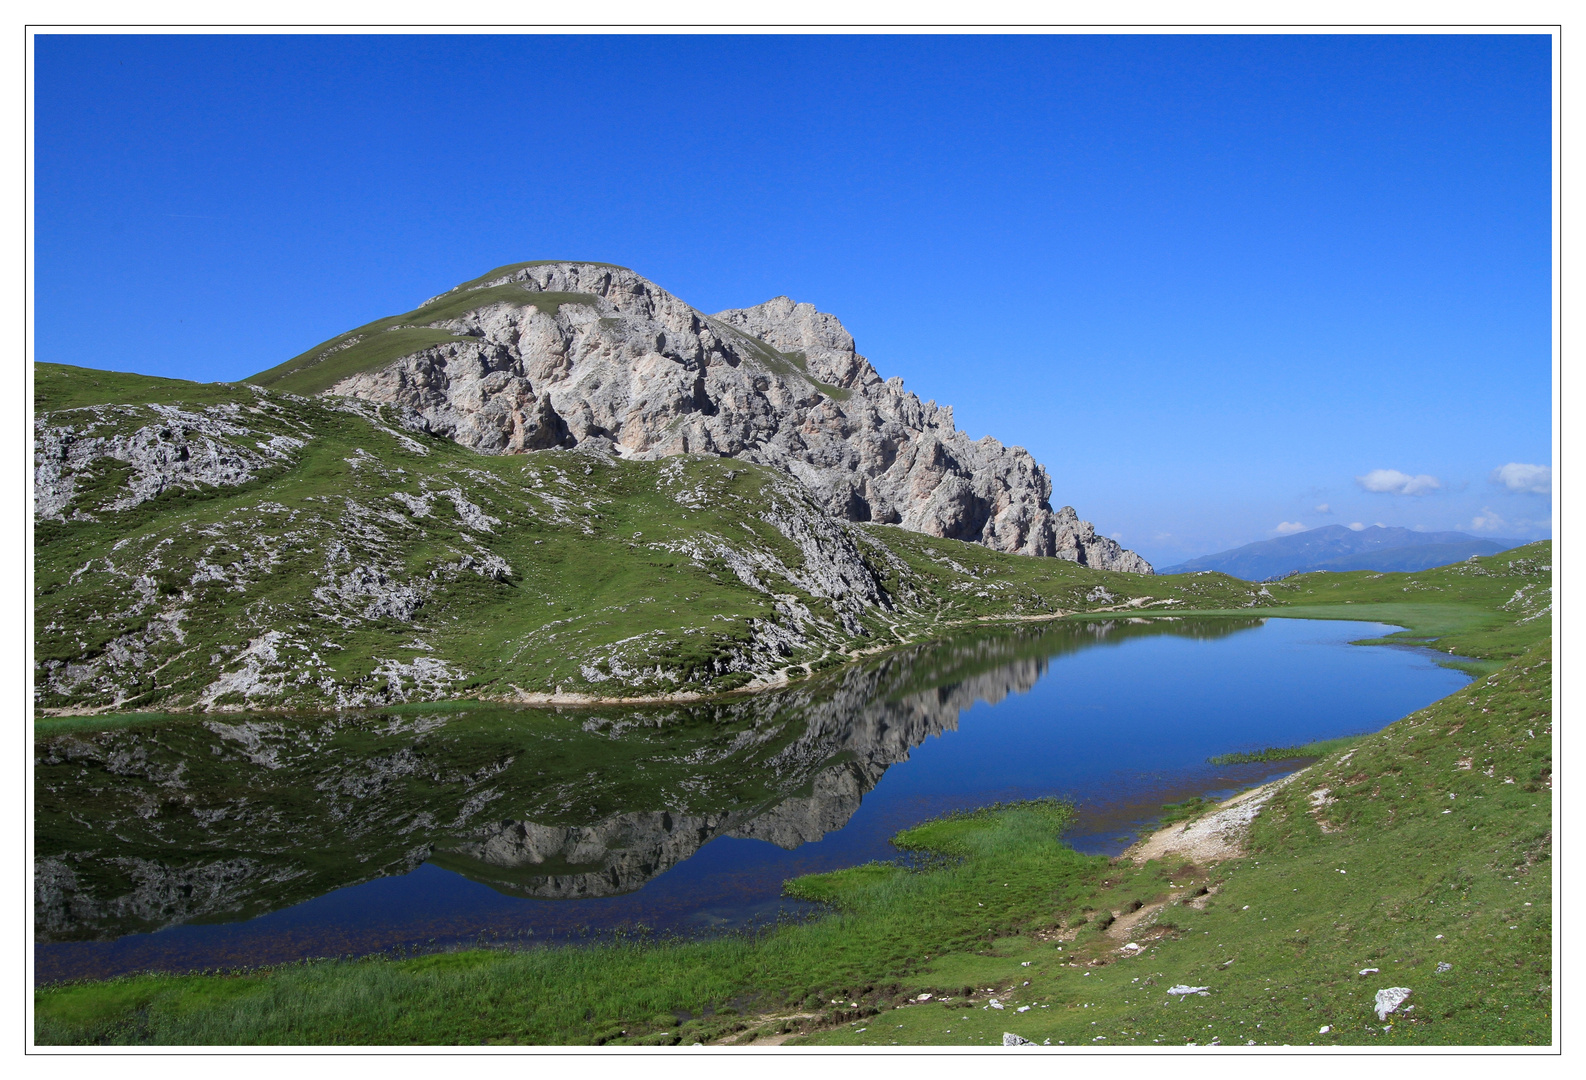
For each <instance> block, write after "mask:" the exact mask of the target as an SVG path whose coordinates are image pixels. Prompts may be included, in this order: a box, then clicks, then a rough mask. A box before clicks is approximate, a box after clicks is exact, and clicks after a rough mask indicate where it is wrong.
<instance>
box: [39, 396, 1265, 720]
mask: <svg viewBox="0 0 1586 1080" xmlns="http://www.w3.org/2000/svg"><path fill="white" fill-rule="evenodd" d="M37 384H38V387H39V391H38V395H39V396H38V405H39V409H40V415H39V419H38V427H37V431H36V433H35V434H36V438H37V440H38V446H39V466H38V469H37V476H38V477H39V484H38V487H39V492H40V495H39V511H40V515H39V516H38V517H36V519H35V525H34V545H35V552H36V573H37V578H36V587H35V645H36V650H37V663H38V667H37V672H38V675H37V686H36V701H37V704H38V706H39V707H40V708H41V709H42V710H45V711H47V712H63V711H64V712H81V711H126V710H149V709H165V710H169V709H179V708H190V707H194V706H202V707H211V708H215V707H241V706H244V705H248V706H256V707H257V706H266V707H268V706H291V707H326V706H330V707H335V706H345V705H355V704H385V703H390V702H394V701H405V700H435V699H441V698H452V697H465V696H475V697H477V696H483V697H497V698H505V699H516V698H519V697H521V696H522V695H532V694H540V695H550V694H562V695H577V694H583V695H606V696H611V695H617V696H632V695H658V694H659V695H667V694H698V693H720V692H726V691H731V690H734V689H737V688H740V687H745V686H756V685H766V684H770V683H775V682H777V681H780V680H782V679H785V678H789V677H798V676H801V675H803V674H807V673H809V672H811V671H814V670H819V669H822V668H824V667H831V666H835V665H837V664H840V663H843V662H846V661H847V660H849V659H851V658H852V657H854V656H856V655H860V654H862V653H865V652H867V651H872V650H875V649H878V648H885V647H889V646H891V645H897V644H902V643H904V642H907V641H913V640H921V639H925V638H930V637H934V636H938V635H940V634H942V633H943V632H945V631H947V630H949V629H951V628H953V627H956V626H962V625H965V624H970V623H976V622H979V621H981V620H986V619H1001V618H1026V617H1032V616H1051V615H1056V614H1059V613H1065V612H1073V611H1117V610H1123V611H1136V610H1157V609H1171V608H1175V607H1190V606H1195V607H1208V606H1209V607H1225V608H1228V609H1232V610H1242V611H1244V612H1245V613H1246V614H1248V612H1249V610H1251V609H1252V608H1259V607H1263V606H1270V605H1271V604H1272V603H1274V601H1273V599H1272V598H1271V596H1270V594H1267V593H1263V592H1261V591H1260V590H1259V589H1258V588H1257V587H1254V586H1250V585H1247V584H1246V583H1244V582H1239V581H1236V580H1234V579H1232V578H1226V577H1222V576H1203V577H1189V578H1180V579H1157V578H1151V577H1142V576H1138V575H1129V574H1115V573H1107V572H1103V571H1093V570H1089V569H1087V568H1085V567H1081V566H1077V565H1075V564H1073V563H1068V562H1062V561H1059V560H1050V559H1045V560H1043V559H1030V558H1025V557H1021V556H1016V555H1006V554H1002V553H999V552H994V551H991V550H989V549H986V548H983V547H979V546H976V545H970V544H964V543H960V542H957V541H950V540H937V539H933V538H930V537H924V536H920V535H918V534H914V533H906V532H903V531H901V530H899V529H896V528H891V527H887V526H858V525H853V524H850V523H846V522H838V521H834V520H833V519H831V518H828V517H826V516H825V515H824V514H822V513H821V512H820V511H819V509H818V508H816V507H815V506H814V504H813V503H812V502H811V501H810V500H809V498H808V496H807V494H806V493H805V491H804V489H803V488H802V487H801V486H800V485H798V484H797V483H796V482H795V481H793V480H791V479H790V478H789V477H787V476H785V475H783V474H781V473H778V472H775V471H773V470H770V469H766V468H762V467H758V466H753V465H746V464H744V463H741V462H736V461H732V460H726V459H721V458H714V457H702V456H682V457H674V458H669V459H666V460H664V461H658V462H624V461H620V460H616V459H612V458H606V457H601V456H595V455H588V454H580V453H571V452H562V451H547V452H542V453H537V454H532V455H526V456H524V455H517V456H504V457H488V456H481V455H478V454H475V453H473V452H472V451H469V450H467V449H464V448H462V447H459V446H457V445H456V444H453V443H451V442H449V441H446V440H443V439H437V438H433V437H430V436H427V435H423V434H419V433H414V432H411V431H408V430H405V429H403V428H402V426H401V421H402V417H401V416H400V415H398V414H396V413H394V412H393V411H392V410H390V409H386V408H380V407H376V406H373V405H370V404H368V403H363V402H356V401H349V400H344V399H313V400H309V399H303V398H299V397H295V396H291V395H280V394H274V393H270V392H267V391H263V390H260V389H258V388H254V387H250V386H246V385H229V386H209V385H199V384H191V383H180V382H174V381H172V380H157V379H146V378H143V377H141V376H132V375H112V374H109V373H93V372H88V371H86V370H83V369H63V368H58V367H54V366H51V365H39V368H38V375H37ZM112 401H113V402H120V403H119V404H111V403H109V402H112Z"/></svg>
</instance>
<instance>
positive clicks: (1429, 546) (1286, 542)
mask: <svg viewBox="0 0 1586 1080" xmlns="http://www.w3.org/2000/svg"><path fill="white" fill-rule="evenodd" d="M1522 543H1525V541H1523V540H1502V539H1493V538H1484V537H1480V536H1471V535H1469V534H1468V533H1461V532H1416V531H1414V530H1413V529H1401V528H1398V527H1389V526H1382V525H1373V526H1371V527H1370V528H1369V529H1351V528H1348V527H1346V526H1343V525H1324V526H1322V527H1321V528H1320V529H1311V530H1309V531H1307V532H1302V533H1295V534H1294V535H1293V536H1280V537H1278V538H1277V539H1276V540H1262V541H1259V542H1257V543H1254V544H1246V545H1245V546H1244V547H1237V548H1234V549H1233V550H1231V551H1219V552H1218V553H1216V554H1215V555H1202V556H1201V557H1200V558H1198V559H1191V560H1190V561H1189V562H1186V563H1180V564H1179V565H1177V566H1170V567H1168V568H1167V569H1165V570H1158V571H1157V573H1159V574H1188V573H1192V572H1194V571H1197V570H1217V571H1220V572H1222V573H1224V574H1230V575H1232V576H1233V577H1236V578H1243V579H1244V580H1246V581H1265V580H1266V579H1268V578H1274V577H1279V576H1281V575H1283V574H1291V573H1306V572H1309V571H1312V570H1335V571H1337V570H1383V571H1389V570H1396V571H1411V570H1426V569H1430V568H1431V567H1434V566H1446V565H1448V564H1449V563H1453V562H1459V561H1460V560H1462V559H1468V558H1470V557H1471V556H1472V555H1494V554H1496V553H1498V552H1500V551H1507V550H1509V549H1510V548H1512V547H1519V546H1520V545H1521V544H1522Z"/></svg>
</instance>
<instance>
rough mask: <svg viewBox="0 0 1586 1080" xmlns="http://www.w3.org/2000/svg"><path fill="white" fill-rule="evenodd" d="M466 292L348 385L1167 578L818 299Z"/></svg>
mask: <svg viewBox="0 0 1586 1080" xmlns="http://www.w3.org/2000/svg"><path fill="white" fill-rule="evenodd" d="M502 286H515V287H517V288H521V289H522V290H524V292H525V293H526V294H527V295H526V298H525V300H524V302H522V303H518V302H516V301H515V300H514V299H511V298H508V299H502V298H501V297H502V295H503V293H502V288H501V287H502ZM459 289H460V290H463V289H466V290H489V293H488V302H486V303H484V304H483V306H481V307H478V308H476V309H474V310H470V311H465V312H463V313H462V314H460V315H455V316H453V317H448V318H444V319H436V320H434V321H432V322H430V323H428V325H430V326H433V327H437V328H441V329H445V330H449V331H450V332H452V333H453V334H455V335H457V336H456V337H455V338H454V339H452V340H446V341H442V342H440V343H439V344H433V345H429V346H427V347H425V348H422V349H421V350H420V351H418V352H416V353H414V354H412V355H409V356H405V357H402V358H400V359H397V360H394V361H392V362H390V363H388V364H384V365H382V366H379V367H376V368H373V369H370V370H364V371H361V372H358V373H357V374H353V375H351V376H349V377H346V378H343V379H342V380H341V381H339V382H338V383H336V384H335V385H334V386H332V387H331V390H330V392H331V393H333V394H340V395H346V396H351V397H358V398H363V399H366V400H370V401H374V402H380V403H387V404H392V405H396V406H399V407H402V408H403V410H404V413H405V415H407V416H408V417H410V418H411V422H412V423H415V424H419V425H422V426H424V427H425V428H426V429H427V430H428V431H430V432H432V433H437V434H444V435H446V436H448V437H450V438H452V439H455V440H456V441H457V442H459V443H462V444H463V445H466V446H469V447H471V448H473V449H475V450H478V451H480V452H483V453H493V454H497V453H521V452H527V451H532V450H540V449H548V448H551V447H573V446H581V447H586V448H592V449H602V450H606V451H608V452H610V453H613V454H616V455H618V456H620V457H624V458H630V459H654V458H659V457H666V456H670V455H675V454H686V453H702V454H713V455H721V456H726V457H734V458H741V459H744V460H747V461H752V462H755V463H758V464H762V465H769V466H772V467H775V468H778V469H781V470H783V471H785V472H787V473H790V474H792V475H793V476H795V477H797V478H798V479H799V480H801V481H802V482H803V483H804V484H805V486H807V487H808V488H809V489H810V491H811V492H813V493H814V495H815V497H816V500H817V502H818V503H819V504H820V505H821V506H822V507H823V508H824V509H825V510H826V511H827V512H828V513H830V514H833V515H835V516H837V517H840V518H845V519H847V520H850V521H876V522H883V523H889V524H896V525H899V526H901V527H903V528H905V529H909V530H912V531H915V532H921V533H925V534H928V535H931V536H939V537H947V538H952V539H957V540H965V541H972V542H976V543H981V544H985V545H987V546H988V547H991V548H994V549H996V550H999V551H1008V552H1017V553H1021V554H1026V555H1044V556H1054V557H1056V558H1060V559H1069V560H1071V561H1075V562H1079V563H1082V564H1085V565H1088V566H1093V567H1096V568H1098V569H1105V570H1125V571H1132V572H1135V573H1146V574H1148V573H1151V566H1150V564H1149V563H1147V562H1146V561H1145V560H1144V559H1142V558H1141V557H1140V556H1139V555H1137V554H1135V553H1134V552H1132V551H1126V550H1124V549H1123V548H1122V547H1120V546H1119V545H1118V544H1117V543H1116V542H1115V541H1113V540H1111V539H1109V538H1107V537H1105V536H1098V535H1097V534H1096V532H1095V530H1094V528H1092V526H1091V525H1090V523H1089V522H1085V521H1081V520H1080V519H1079V517H1078V515H1077V514H1076V513H1075V512H1074V510H1073V508H1072V507H1067V506H1065V507H1062V508H1061V509H1058V510H1053V508H1052V505H1051V502H1050V498H1051V493H1052V483H1051V479H1050V478H1049V477H1048V476H1047V473H1046V470H1045V469H1044V468H1043V467H1042V466H1041V465H1040V464H1038V463H1037V462H1036V461H1035V459H1034V458H1033V457H1031V456H1030V454H1029V453H1028V452H1027V451H1026V450H1024V449H1023V448H1022V447H1016V446H1013V447H1010V446H1004V445H1003V444H1002V443H1000V442H998V441H997V440H996V439H994V438H992V437H990V436H986V437H984V438H981V439H970V438H969V436H968V435H966V434H965V433H964V432H962V431H960V430H958V429H957V428H956V427H955V426H954V423H953V411H952V409H951V407H947V406H939V405H937V404H936V403H935V402H934V401H925V402H922V401H921V400H920V399H919V398H918V397H917V396H915V395H914V394H912V393H909V392H908V391H906V390H904V389H903V380H902V379H899V378H892V379H886V380H883V379H882V378H881V376H880V375H878V374H877V373H876V370H875V369H874V368H873V367H872V366H871V365H870V363H869V361H867V360H866V359H865V358H864V357H863V356H860V355H859V354H858V353H857V352H856V351H855V348H854V339H853V337H852V335H850V334H849V333H848V331H847V330H845V329H843V326H842V324H841V323H840V322H838V321H837V319H836V318H834V317H833V316H831V315H828V314H825V313H823V312H819V311H817V310H815V308H814V307H812V306H811V305H809V304H796V303H794V302H793V301H791V300H789V299H788V298H786V297H778V298H776V299H774V300H770V301H767V302H766V303H764V304H761V305H759V306H757V307H752V308H745V309H741V310H733V311H723V312H719V313H718V314H716V315H714V316H711V315H706V314H704V313H703V312H700V311H697V310H696V309H694V308H692V307H690V306H689V305H688V304H686V303H684V302H683V301H682V300H679V299H678V298H677V297H675V296H672V295H671V294H670V293H668V292H666V291H665V290H664V289H661V288H660V287H659V286H657V285H655V284H654V283H652V282H650V281H647V280H646V279H644V278H642V277H640V276H639V275H638V274H635V273H633V272H632V271H629V270H624V269H621V268H618V267H612V266H606V265H596V264H589V263H573V262H567V263H548V264H530V265H526V266H520V267H516V268H506V269H504V270H503V271H502V272H501V273H500V274H498V275H493V276H489V277H487V278H483V279H480V280H479V281H477V282H472V283H470V284H469V285H468V286H466V287H463V286H460V287H459ZM457 291H458V290H454V292H457ZM482 295H483V294H482ZM548 295H554V296H556V297H557V298H558V300H557V301H556V302H545V299H544V298H545V297H546V296H548ZM464 296H465V293H464V294H462V295H459V296H458V297H455V298H453V297H451V294H443V296H442V297H439V298H436V300H441V299H448V298H450V299H453V300H457V301H461V302H462V303H464V304H465V303H466V301H465V300H464ZM529 297H537V298H538V299H539V300H540V301H541V302H539V303H531V302H530V301H529ZM432 303H433V301H432ZM458 306H459V303H456V302H451V303H447V304H445V305H444V310H445V311H447V312H454V311H456V309H457V308H458ZM394 329H398V330H401V329H405V328H404V327H395V328H394ZM333 352H334V350H333V349H327V350H326V352H325V354H324V355H325V356H327V357H328V356H330V355H332V354H333Z"/></svg>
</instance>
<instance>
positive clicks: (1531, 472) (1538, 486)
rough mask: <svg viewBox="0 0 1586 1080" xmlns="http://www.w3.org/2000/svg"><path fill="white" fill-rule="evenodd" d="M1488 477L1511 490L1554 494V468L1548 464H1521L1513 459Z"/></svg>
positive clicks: (1535, 493) (1532, 493)
mask: <svg viewBox="0 0 1586 1080" xmlns="http://www.w3.org/2000/svg"><path fill="white" fill-rule="evenodd" d="M1488 479H1489V480H1491V481H1492V482H1493V483H1494V484H1502V485H1503V486H1504V487H1506V488H1508V489H1509V490H1510V491H1524V492H1526V493H1528V494H1531V495H1551V494H1553V470H1552V468H1551V467H1550V466H1547V465H1521V464H1520V463H1519V462H1516V461H1511V462H1510V463H1509V464H1507V465H1500V466H1498V467H1497V468H1496V469H1494V470H1492V475H1491V476H1490V477H1488ZM1482 512H1483V513H1486V511H1482Z"/></svg>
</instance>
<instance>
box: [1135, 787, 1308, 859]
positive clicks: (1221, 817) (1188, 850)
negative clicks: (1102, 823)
mask: <svg viewBox="0 0 1586 1080" xmlns="http://www.w3.org/2000/svg"><path fill="white" fill-rule="evenodd" d="M1295 775H1298V774H1295ZM1290 779H1292V777H1287V776H1286V777H1284V778H1283V779H1281V780H1274V781H1273V782H1272V783H1270V784H1262V785H1261V786H1260V787H1258V788H1251V789H1250V790H1249V791H1246V792H1241V793H1240V794H1238V795H1235V796H1234V797H1233V798H1231V799H1228V800H1227V801H1225V802H1221V803H1218V804H1217V808H1216V809H1215V810H1212V811H1210V812H1208V813H1205V814H1202V815H1201V816H1200V817H1198V818H1195V819H1194V820H1192V821H1188V822H1185V823H1183V824H1179V823H1177V822H1175V823H1174V824H1172V825H1169V826H1168V827H1167V828H1165V829H1158V830H1157V831H1156V832H1154V833H1152V834H1151V835H1150V836H1148V837H1146V838H1145V839H1144V840H1142V841H1140V842H1139V843H1138V844H1135V845H1134V846H1133V847H1131V848H1130V849H1129V850H1128V851H1126V852H1124V858H1128V859H1132V860H1134V861H1135V862H1136V863H1143V862H1147V861H1149V860H1151V859H1166V858H1168V857H1170V856H1181V857H1183V858H1185V859H1189V860H1191V861H1193V862H1196V863H1200V864H1201V865H1203V866H1209V865H1211V864H1212V863H1218V862H1222V861H1223V860H1224V859H1234V858H1238V857H1239V856H1240V855H1243V854H1244V841H1245V837H1246V835H1248V833H1249V832H1250V823H1251V822H1252V821H1254V820H1255V818H1256V815H1257V814H1258V813H1260V812H1261V808H1262V807H1263V806H1265V805H1266V803H1267V800H1269V799H1271V798H1272V796H1273V795H1275V794H1276V793H1277V791H1278V789H1279V788H1281V787H1282V786H1283V785H1284V784H1286V783H1288V782H1289V780H1290Z"/></svg>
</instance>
